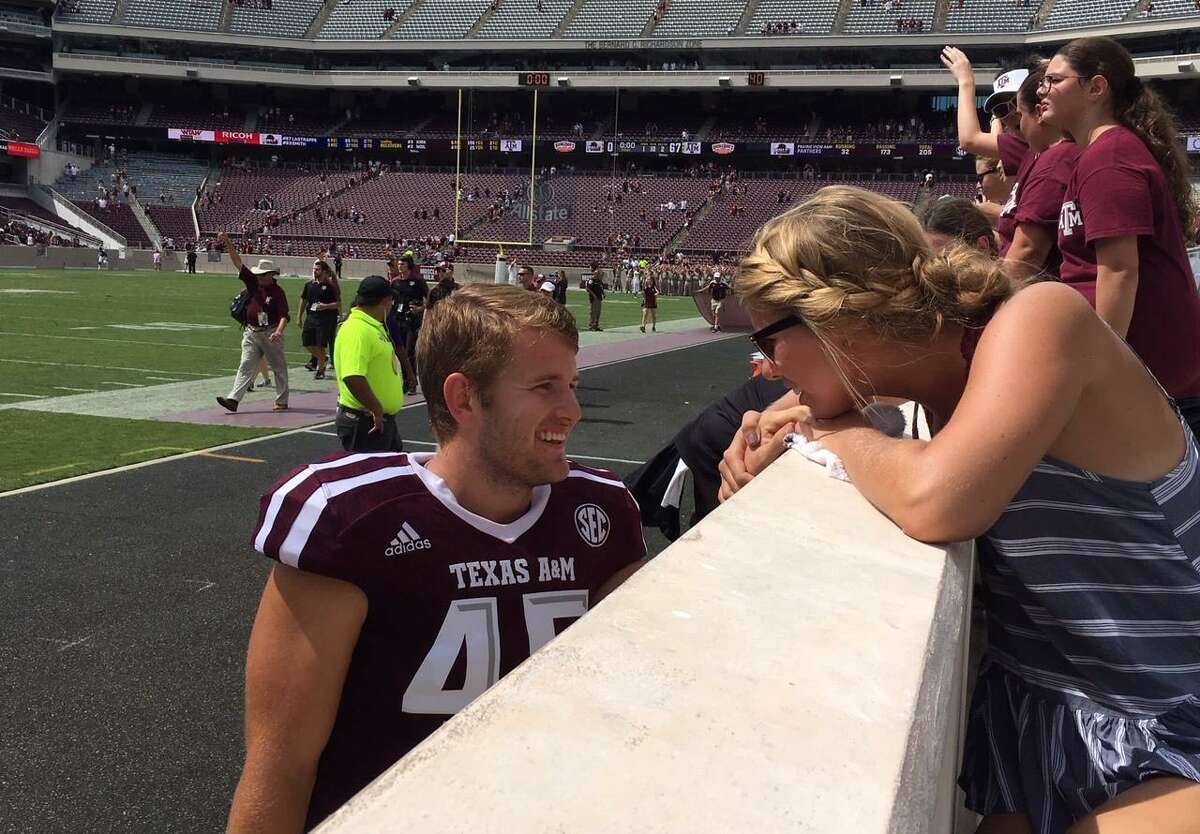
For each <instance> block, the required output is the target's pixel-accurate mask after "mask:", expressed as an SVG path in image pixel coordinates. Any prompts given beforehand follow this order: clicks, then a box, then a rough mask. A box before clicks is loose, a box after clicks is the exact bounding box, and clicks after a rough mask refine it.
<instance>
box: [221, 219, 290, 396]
mask: <svg viewBox="0 0 1200 834" xmlns="http://www.w3.org/2000/svg"><path fill="white" fill-rule="evenodd" d="M218 241H219V242H220V243H221V245H222V246H223V247H224V249H225V251H226V252H227V253H228V254H229V260H230V261H232V263H233V265H234V266H235V267H236V268H237V270H238V277H239V278H240V279H241V281H242V283H243V284H245V285H246V288H245V290H243V291H242V294H240V295H238V297H237V298H235V299H234V300H233V303H232V304H231V305H230V311H229V312H230V315H232V316H233V318H234V319H235V320H236V321H238V322H239V323H240V324H241V325H242V327H243V329H242V361H241V363H240V364H239V365H238V372H237V377H236V378H235V380H234V383H233V390H232V391H230V392H229V396H228V397H217V403H219V404H220V406H221V407H222V408H224V409H225V410H226V411H228V412H230V413H231V414H232V413H234V412H236V411H237V410H238V404H239V403H240V402H241V401H242V397H244V396H245V395H246V391H247V390H249V388H250V385H251V383H253V382H254V375H255V373H257V371H258V365H259V362H260V361H261V360H262V359H263V358H264V357H265V358H266V360H267V363H268V364H269V365H270V366H271V368H272V369H273V370H274V371H275V411H286V410H287V407H288V370H287V357H286V356H285V354H284V351H283V331H284V328H286V327H287V324H288V321H290V320H291V315H290V313H289V310H288V300H287V294H286V293H284V291H283V287H281V286H279V282H278V281H276V280H275V279H276V278H277V277H278V276H279V268H278V267H276V266H275V263H274V262H273V261H269V260H260V261H259V262H258V265H257V266H254V267H247V266H246V265H245V264H243V263H242V258H241V255H239V254H238V251H237V249H236V247H234V245H233V241H231V240H230V239H229V235H228V234H226V233H224V232H222V233H221V236H220V238H218Z"/></svg>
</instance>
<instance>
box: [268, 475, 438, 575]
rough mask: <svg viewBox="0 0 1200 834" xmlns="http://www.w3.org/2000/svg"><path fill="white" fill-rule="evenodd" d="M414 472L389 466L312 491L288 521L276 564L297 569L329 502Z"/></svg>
mask: <svg viewBox="0 0 1200 834" xmlns="http://www.w3.org/2000/svg"><path fill="white" fill-rule="evenodd" d="M415 471H416V470H414V469H413V468H412V466H408V465H406V466H389V467H387V468H386V469H376V470H375V471H374V472H368V473H366V474H365V475H357V476H355V477H353V478H346V479H344V480H341V481H334V482H333V483H331V484H325V485H324V487H323V488H321V489H318V490H317V491H316V492H314V493H313V494H312V495H311V496H309V499H308V500H307V501H305V502H304V506H303V507H301V508H300V513H299V515H297V516H296V520H295V521H293V522H292V527H291V529H290V530H288V534H287V538H285V539H284V540H283V544H281V545H280V546H279V561H281V562H283V563H284V564H285V565H291V566H292V567H294V568H295V567H299V562H300V554H301V553H302V552H303V551H304V547H305V545H307V544H308V539H309V537H310V536H311V535H312V531H313V529H314V528H315V527H316V526H317V522H318V521H319V520H320V519H321V513H323V512H324V511H325V507H326V505H328V503H329V499H331V498H337V497H338V496H339V495H342V494H343V493H346V492H349V491H350V490H352V489H358V488H359V487H363V486H367V485H369V484H375V483H378V482H380V481H387V480H390V479H391V478H398V477H400V476H402V475H412V474H413V473H414V472H415Z"/></svg>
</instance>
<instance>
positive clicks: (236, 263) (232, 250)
mask: <svg viewBox="0 0 1200 834" xmlns="http://www.w3.org/2000/svg"><path fill="white" fill-rule="evenodd" d="M217 243H219V244H221V246H222V247H223V248H224V249H225V252H226V254H228V255H229V262H230V263H232V264H233V268H234V269H236V270H237V271H238V272H241V271H242V256H241V255H240V254H239V253H238V250H237V247H236V246H234V245H233V241H232V240H230V239H229V233H228V232H221V234H219V235H217Z"/></svg>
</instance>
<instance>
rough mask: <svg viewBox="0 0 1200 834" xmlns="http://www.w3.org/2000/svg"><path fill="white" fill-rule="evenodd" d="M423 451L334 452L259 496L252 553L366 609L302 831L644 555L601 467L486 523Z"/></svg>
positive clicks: (624, 501)
mask: <svg viewBox="0 0 1200 834" xmlns="http://www.w3.org/2000/svg"><path fill="white" fill-rule="evenodd" d="M430 457H432V455H431V454H393V453H379V454H345V455H338V456H335V457H333V458H330V459H327V460H325V461H322V462H320V463H316V464H311V465H308V466H304V467H301V468H299V469H297V470H295V471H293V472H292V473H290V474H289V475H287V476H286V477H284V478H283V479H282V480H280V481H279V482H278V483H276V484H275V486H273V487H272V488H271V489H270V490H269V491H268V492H267V493H266V494H265V495H264V496H263V497H262V501H261V507H260V510H259V520H258V527H257V528H256V531H255V536H254V547H255V549H256V550H258V551H259V552H261V553H264V554H266V555H267V556H270V557H271V558H273V559H277V560H279V561H280V562H283V563H284V564H287V565H291V566H293V567H298V568H300V569H301V570H305V571H312V572H313V573H319V574H322V575H324V576H331V577H335V578H337V579H342V580H345V581H347V582H352V583H354V584H355V585H357V586H358V587H359V588H361V589H362V591H363V593H364V594H366V597H367V603H368V611H367V617H366V620H365V622H364V623H363V627H362V632H361V633H360V635H359V638H358V644H357V645H356V646H355V649H354V655H353V657H352V659H351V661H350V668H349V670H348V672H347V674H346V681H345V684H344V686H343V689H342V700H341V704H340V705H339V707H338V714H337V719H336V721H335V723H334V727H333V731H332V733H331V734H330V738H329V742H328V744H326V746H325V750H324V752H323V753H322V755H321V760H320V764H319V766H318V770H317V780H316V784H315V785H314V787H313V793H312V799H311V801H310V803H309V809H308V823H307V825H308V826H309V827H312V826H315V825H316V824H317V823H319V822H320V821H321V820H322V819H324V818H325V817H326V816H328V815H329V814H331V813H332V812H333V811H335V810H337V808H338V807H339V806H341V805H342V804H343V803H344V802H346V800H348V799H350V797H352V796H353V795H354V794H355V793H356V792H358V791H359V790H360V789H361V788H363V787H365V786H366V785H367V784H368V783H369V782H370V781H371V780H372V779H374V778H375V777H376V776H378V775H379V774H380V773H382V772H383V771H384V770H386V769H387V768H388V767H390V766H391V765H392V764H393V763H394V762H395V761H396V760H397V759H399V758H400V757H401V756H403V755H404V754H405V753H407V752H408V751H409V750H410V749H411V748H412V747H413V746H414V745H416V744H417V743H419V742H420V741H421V740H422V739H424V738H425V737H426V736H428V735H429V734H430V733H431V732H433V731H434V730H436V729H437V728H438V727H439V726H440V725H441V724H442V723H443V722H444V721H445V720H446V719H447V718H449V717H450V716H451V715H453V714H454V713H456V712H458V710H460V709H462V708H463V707H464V706H466V705H467V704H468V703H470V702H471V701H472V700H474V699H475V698H476V697H478V696H479V695H480V694H482V693H483V692H484V690H486V689H487V688H488V687H489V686H491V685H492V684H494V683H495V682H496V681H497V680H499V679H500V677H502V676H503V675H505V674H507V673H508V672H509V671H511V670H512V669H513V668H514V667H516V666H517V665H518V664H519V663H521V662H522V661H523V660H525V659H526V658H527V657H529V655H530V654H531V653H532V652H534V651H536V650H537V649H538V648H539V647H540V646H542V645H543V644H544V643H546V642H547V641H549V640H550V639H551V638H553V637H554V636H555V635H556V634H558V633H559V632H561V631H562V630H563V629H564V628H566V627H567V626H568V625H570V624H571V623H572V622H573V621H574V620H575V619H577V618H578V617H580V616H581V615H582V614H583V613H584V612H585V611H587V609H588V604H589V602H591V601H592V600H593V599H594V598H595V595H596V592H597V591H598V590H599V589H600V587H601V586H602V585H603V584H604V583H605V582H606V581H607V580H608V579H609V578H611V577H612V576H613V574H614V573H616V572H617V571H618V570H620V569H621V568H623V567H625V566H626V565H629V564H630V563H632V562H636V561H639V560H641V559H643V558H645V555H646V544H645V541H644V540H643V538H642V528H641V520H640V518H639V513H638V508H637V504H636V503H635V502H634V500H633V497H632V496H631V495H630V494H629V491H628V490H627V489H626V488H625V485H624V484H623V483H622V482H621V480H620V479H619V478H618V477H617V476H616V475H613V474H612V473H610V472H606V471H603V470H598V469H589V468H586V467H582V466H578V465H576V464H571V467H570V474H569V475H568V476H567V478H566V479H565V480H564V481H561V482H560V483H557V484H552V485H546V486H540V487H536V488H535V489H534V492H533V503H532V505H531V506H530V508H529V511H528V512H527V513H526V514H525V515H523V516H522V517H521V518H519V519H517V520H516V521H514V522H512V523H511V524H497V523H495V522H493V521H489V520H487V519H485V518H482V517H480V516H477V515H475V514H474V513H472V512H470V511H469V510H467V509H465V508H463V507H461V506H460V505H459V504H458V502H457V501H456V500H455V498H454V495H453V494H452V493H451V492H450V490H449V488H448V487H447V486H446V483H445V482H444V481H443V480H442V479H441V478H439V477H438V476H437V475H435V474H434V473H432V472H430V471H429V470H427V469H425V468H424V466H423V465H422V464H423V463H425V462H426V461H427V460H428V459H429V458H430Z"/></svg>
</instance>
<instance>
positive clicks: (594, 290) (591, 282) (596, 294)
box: [585, 270, 604, 332]
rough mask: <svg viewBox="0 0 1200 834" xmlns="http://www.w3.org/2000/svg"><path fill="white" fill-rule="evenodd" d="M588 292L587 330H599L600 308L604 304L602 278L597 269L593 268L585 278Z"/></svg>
mask: <svg viewBox="0 0 1200 834" xmlns="http://www.w3.org/2000/svg"><path fill="white" fill-rule="evenodd" d="M585 288H586V289H587V294H588V303H589V305H590V307H591V309H590V316H589V317H588V330H595V331H597V332H598V331H599V330H600V329H601V328H600V308H601V307H602V306H603V304H604V279H603V278H601V277H600V273H599V270H593V271H592V273H591V275H589V276H588V278H587V284H586V286H585Z"/></svg>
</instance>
